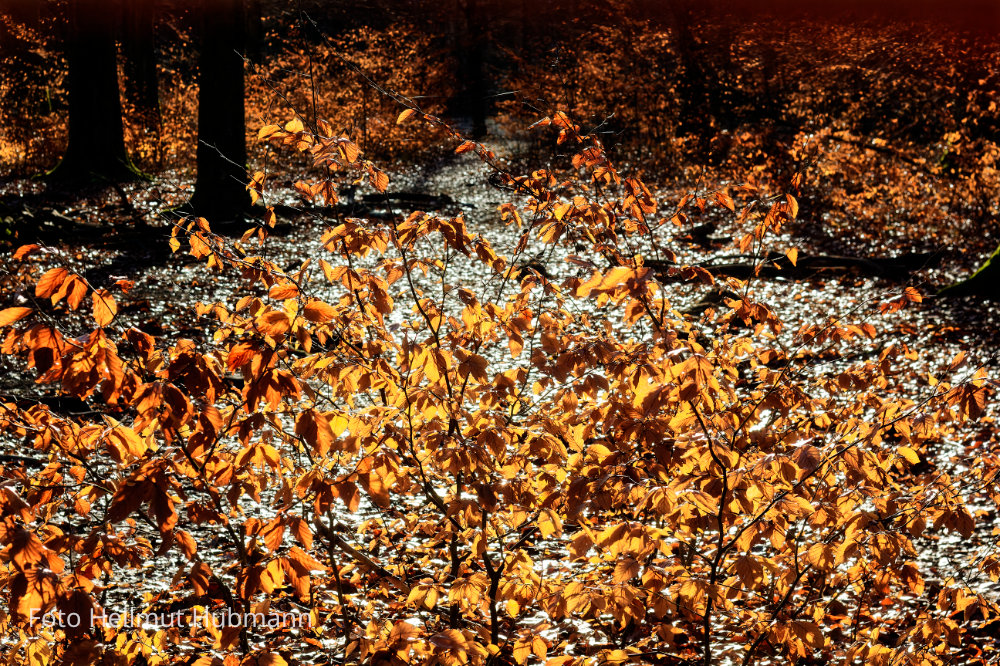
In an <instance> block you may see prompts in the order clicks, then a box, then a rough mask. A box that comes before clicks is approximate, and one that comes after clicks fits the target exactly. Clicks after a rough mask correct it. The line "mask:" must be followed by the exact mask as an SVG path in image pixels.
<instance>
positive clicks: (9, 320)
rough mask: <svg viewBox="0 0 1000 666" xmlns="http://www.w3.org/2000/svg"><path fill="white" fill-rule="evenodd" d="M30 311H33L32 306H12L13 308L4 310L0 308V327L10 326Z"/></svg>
mask: <svg viewBox="0 0 1000 666" xmlns="http://www.w3.org/2000/svg"><path fill="white" fill-rule="evenodd" d="M32 312H34V310H33V309H32V308H26V307H13V308H7V309H5V310H0V328H3V327H4V326H10V325H11V324H13V323H15V322H17V321H20V320H21V319H24V318H25V317H27V316H28V315H30V314H31V313H32Z"/></svg>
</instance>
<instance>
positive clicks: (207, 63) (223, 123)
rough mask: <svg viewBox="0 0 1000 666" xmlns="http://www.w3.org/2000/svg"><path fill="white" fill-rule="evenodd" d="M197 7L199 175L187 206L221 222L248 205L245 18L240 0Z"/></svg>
mask: <svg viewBox="0 0 1000 666" xmlns="http://www.w3.org/2000/svg"><path fill="white" fill-rule="evenodd" d="M200 11H201V13H202V26H201V28H202V31H201V55H200V57H199V60H198V69H199V76H198V158H197V161H198V164H197V169H198V177H197V180H196V181H195V187H194V194H193V195H192V197H191V207H192V209H193V211H194V213H195V214H196V215H201V216H204V217H206V218H208V219H209V220H210V221H221V222H225V221H232V220H236V219H239V218H241V217H243V215H244V214H245V213H246V212H247V211H248V210H249V208H250V194H249V192H247V189H246V185H247V168H246V163H247V149H246V121H245V120H244V110H243V62H244V60H243V54H244V49H245V46H246V34H245V33H246V21H245V15H244V7H243V2H242V0H214V1H213V2H205V3H204V4H202V5H201V8H200Z"/></svg>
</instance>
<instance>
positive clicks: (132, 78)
mask: <svg viewBox="0 0 1000 666" xmlns="http://www.w3.org/2000/svg"><path fill="white" fill-rule="evenodd" d="M154 37H155V35H154V33H153V0H124V7H123V12H122V53H123V55H124V56H125V97H126V99H127V100H128V101H129V103H130V104H131V105H132V107H133V108H134V109H135V112H136V113H137V114H138V116H139V120H140V122H141V123H142V127H143V128H144V129H146V131H148V132H152V133H154V134H156V135H159V133H160V90H159V79H158V77H157V74H156V43H155V39H154Z"/></svg>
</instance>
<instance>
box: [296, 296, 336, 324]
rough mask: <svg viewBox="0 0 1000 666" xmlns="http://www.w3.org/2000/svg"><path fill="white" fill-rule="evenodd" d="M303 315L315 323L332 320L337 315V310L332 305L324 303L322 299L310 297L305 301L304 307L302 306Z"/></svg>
mask: <svg viewBox="0 0 1000 666" xmlns="http://www.w3.org/2000/svg"><path fill="white" fill-rule="evenodd" d="M302 314H303V315H305V318H306V319H308V320H309V321H313V322H317V323H321V324H322V323H325V322H328V321H330V320H332V319H333V318H334V317H336V316H337V311H336V310H335V309H334V308H333V306H332V305H329V304H327V303H324V302H323V301H320V300H316V299H312V300H310V301H309V302H308V303H306V306H305V308H303V312H302Z"/></svg>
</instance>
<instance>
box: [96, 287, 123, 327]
mask: <svg viewBox="0 0 1000 666" xmlns="http://www.w3.org/2000/svg"><path fill="white" fill-rule="evenodd" d="M93 300H94V321H96V322H97V325H98V326H101V327H104V326H107V325H109V324H110V323H111V322H112V321H114V318H115V315H116V314H118V304H117V303H116V302H115V299H114V296H112V295H111V292H110V291H108V290H107V289H98V290H96V291H95V292H94V293H93Z"/></svg>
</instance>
